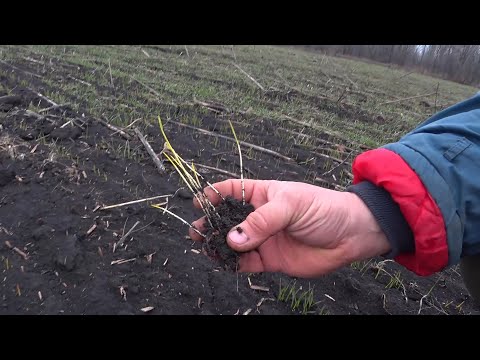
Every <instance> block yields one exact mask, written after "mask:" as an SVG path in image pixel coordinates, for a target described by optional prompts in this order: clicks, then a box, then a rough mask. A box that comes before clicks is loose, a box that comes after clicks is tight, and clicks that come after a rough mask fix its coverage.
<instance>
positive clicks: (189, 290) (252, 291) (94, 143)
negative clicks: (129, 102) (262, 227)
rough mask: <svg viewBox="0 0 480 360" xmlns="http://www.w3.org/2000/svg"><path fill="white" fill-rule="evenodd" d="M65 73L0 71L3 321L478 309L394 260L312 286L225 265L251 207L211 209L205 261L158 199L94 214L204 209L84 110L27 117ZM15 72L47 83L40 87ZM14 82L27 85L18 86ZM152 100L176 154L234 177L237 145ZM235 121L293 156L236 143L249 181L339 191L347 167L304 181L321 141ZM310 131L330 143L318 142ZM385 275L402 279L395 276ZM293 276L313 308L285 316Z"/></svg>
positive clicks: (60, 67)
mask: <svg viewBox="0 0 480 360" xmlns="http://www.w3.org/2000/svg"><path fill="white" fill-rule="evenodd" d="M49 64H50V63H49ZM67 65H68V64H62V63H59V62H56V61H54V62H53V63H52V65H48V66H46V67H42V66H41V65H35V64H34V63H31V62H28V63H27V62H22V61H19V62H18V63H15V66H16V67H17V68H18V69H22V70H21V71H16V70H15V71H14V70H12V69H11V68H10V67H7V66H5V65H2V64H0V84H1V85H2V86H3V88H5V89H8V90H9V95H7V94H6V93H1V94H0V96H13V98H10V99H9V100H8V101H7V100H4V103H3V105H2V108H1V109H2V111H0V269H1V273H2V276H1V278H0V314H144V313H145V312H144V311H146V310H145V308H146V307H152V308H153V309H152V310H149V311H148V312H147V314H204V315H206V314H248V313H249V314H301V313H308V314H417V313H419V312H420V313H421V314H459V313H460V314H479V313H480V311H479V309H478V307H476V306H475V305H474V304H473V302H472V299H471V298H470V297H469V295H468V293H467V291H466V290H465V287H464V285H463V283H462V280H461V277H460V276H459V274H458V272H457V271H456V269H455V268H452V269H448V270H446V271H444V272H442V273H440V274H436V275H434V276H430V277H418V276H416V275H414V274H413V273H411V272H409V271H407V270H405V269H404V268H402V267H400V266H399V265H397V264H395V263H393V262H386V263H383V265H382V263H379V261H380V260H382V259H375V261H372V262H369V263H359V264H353V265H352V266H349V267H345V268H343V269H340V270H338V271H337V272H335V273H332V274H330V275H327V276H322V277H319V278H317V279H309V280H307V279H292V278H290V277H288V276H285V275H283V274H277V273H263V274H243V273H242V274H239V273H235V272H234V271H230V270H231V269H233V264H234V261H236V254H235V253H231V252H229V251H227V248H226V247H225V235H226V232H228V231H229V230H230V229H231V227H233V226H235V225H237V224H238V223H240V222H241V221H242V220H243V219H244V218H245V217H246V215H247V214H248V213H249V212H250V211H251V210H252V209H251V207H249V206H246V207H243V206H240V205H239V202H238V201H232V200H227V202H226V203H224V204H222V205H220V207H219V208H218V212H219V213H220V214H221V215H222V222H221V223H219V224H218V228H219V229H220V230H221V231H220V232H219V233H214V231H213V230H210V231H209V235H210V236H211V237H210V242H209V243H208V246H207V249H209V251H210V255H212V253H213V255H215V258H212V257H210V256H205V255H204V254H203V253H202V251H201V250H202V243H200V242H194V241H192V240H191V239H190V238H189V237H188V236H187V234H188V228H187V227H186V226H184V225H183V224H181V223H180V222H179V221H178V220H177V219H175V218H173V217H170V216H168V215H163V214H162V212H161V211H160V210H157V209H154V208H153V207H151V206H150V205H151V204H153V203H155V202H160V201H162V199H159V200H155V201H153V202H151V201H150V202H143V203H138V204H133V205H127V206H122V207H117V208H112V209H108V210H101V209H100V207H101V206H104V205H112V204H118V203H123V202H127V201H133V200H137V199H143V198H147V197H153V196H157V195H166V194H175V193H176V195H175V196H174V197H171V198H169V204H168V206H169V210H171V211H172V212H174V213H175V214H177V215H179V216H181V217H182V218H184V219H185V220H187V221H189V222H192V221H194V220H196V219H198V218H200V217H201V216H202V215H203V214H202V213H200V212H199V211H198V210H196V209H194V207H193V205H192V198H191V196H190V195H189V193H188V192H186V191H184V190H180V191H178V192H177V190H178V189H179V188H181V187H182V186H183V184H182V183H181V181H180V180H179V178H178V176H177V173H176V172H175V170H174V169H173V168H171V167H170V166H169V164H168V163H167V162H164V165H165V166H166V167H167V171H166V172H159V171H158V170H157V168H156V167H155V166H154V164H153V162H152V160H151V159H150V157H149V155H148V154H147V152H146V151H145V149H144V147H143V145H142V144H141V142H140V141H139V140H138V139H137V138H136V137H135V135H134V133H133V132H129V134H130V135H129V137H128V140H127V139H125V138H123V137H122V136H120V135H119V134H118V133H115V132H114V131H112V130H111V129H108V128H107V127H105V126H104V125H102V124H101V123H100V122H98V121H97V119H96V118H95V117H94V116H92V115H90V114H91V111H90V110H91V109H89V108H88V107H81V108H80V109H79V110H78V111H73V110H72V108H70V107H69V106H64V107H62V108H55V109H51V110H47V111H44V112H42V113H41V114H37V115H32V113H29V112H27V111H26V110H27V109H32V107H31V106H32V105H33V106H39V107H41V108H42V109H45V108H47V107H50V106H51V104H49V103H48V102H46V101H45V100H44V99H41V98H39V97H38V96H37V95H36V94H35V92H39V93H43V94H45V93H46V91H45V90H46V89H49V90H51V91H55V90H56V89H55V87H54V86H55V85H52V84H55V83H56V82H58V81H60V80H61V81H63V83H64V84H65V83H68V82H69V81H73V80H69V77H68V75H69V74H70V73H71V74H72V75H73V76H74V77H76V78H82V77H83V73H82V72H83V71H86V70H85V69H83V68H82V67H80V66H72V65H69V66H67ZM37 66H38V68H37ZM50 67H52V68H55V69H54V70H55V71H53V70H51V69H50ZM25 71H27V72H31V73H37V74H41V76H43V78H44V79H45V78H50V79H53V80H52V81H51V82H49V83H47V82H43V81H42V80H41V79H40V78H37V77H33V76H30V75H28V73H26V72H25ZM20 81H23V82H27V83H28V86H25V87H22V86H20V85H19V83H20ZM122 86H123V87H122ZM132 86H136V85H134V83H128V84H127V83H126V84H123V83H121V82H120V80H118V81H117V82H116V88H115V91H116V95H119V94H120V93H121V92H122V91H124V92H128V91H130V88H131V87H132ZM138 86H140V85H138ZM93 87H95V84H93V85H92V88H93ZM30 89H34V90H35V92H33V91H32V90H30ZM126 89H128V90H126ZM139 89H140V90H141V91H144V89H142V88H139ZM137 90H138V89H137ZM97 91H98V92H99V94H98V95H99V96H113V91H114V90H112V89H109V88H105V87H100V86H99V87H97ZM63 95H64V96H65V98H66V99H67V101H71V100H72V99H75V94H69V93H65V94H63ZM80 100H81V99H80ZM80 103H81V101H80ZM149 105H151V106H152V108H155V109H156V111H158V114H160V115H163V114H167V115H165V116H164V118H165V130H166V132H167V133H168V136H169V138H170V140H171V142H172V144H174V146H175V148H176V150H177V151H178V152H179V154H181V156H182V157H183V158H184V159H185V160H188V161H191V160H193V161H194V162H195V163H198V164H204V165H209V166H213V167H218V168H221V169H224V170H227V171H230V172H234V173H237V174H238V170H239V162H238V155H237V154H236V152H235V144H233V143H232V142H227V141H225V140H224V139H216V138H214V137H209V136H205V135H202V134H200V133H199V132H197V131H194V130H191V129H185V128H182V127H180V126H177V125H176V124H173V123H171V122H169V121H168V120H169V119H168V117H169V116H170V118H171V119H173V120H179V119H178V118H176V117H175V114H176V113H177V112H178V109H175V108H174V107H171V106H169V105H158V103H154V104H149ZM39 113H40V112H39ZM181 114H182V117H183V118H187V119H188V118H189V116H190V115H192V116H193V115H194V116H196V117H197V118H199V119H200V120H201V124H200V125H198V124H197V126H199V127H201V128H203V129H210V130H212V129H216V132H217V133H221V134H224V135H226V136H231V134H230V131H229V129H228V124H226V123H225V120H226V117H222V116H218V117H215V116H214V115H211V114H205V112H204V111H201V110H199V109H196V108H191V107H190V108H182V109H181ZM345 116H351V114H349V113H345ZM352 116H353V115H352ZM72 119H73V123H70V124H68V125H65V124H66V123H67V122H68V121H70V120H72ZM144 120H148V121H142V122H138V123H137V125H138V127H139V129H140V131H141V132H142V133H143V134H145V135H146V136H147V139H148V141H149V142H150V144H151V145H152V147H153V149H154V150H155V151H157V152H160V150H161V149H162V148H163V141H162V137H161V134H160V132H159V129H158V126H155V125H151V123H150V120H152V123H154V122H155V118H154V119H150V116H145V119H144ZM232 120H237V121H243V122H244V123H245V125H241V123H235V127H236V132H237V134H238V136H239V138H242V139H245V141H248V142H251V143H254V144H258V145H261V146H263V147H265V148H268V149H271V150H274V151H278V152H280V153H281V154H283V155H286V156H289V157H290V158H292V159H293V160H292V161H286V160H283V159H280V158H278V157H275V156H271V155H268V154H264V153H259V152H256V151H248V149H245V153H244V154H243V156H244V167H245V175H246V176H248V177H249V178H259V179H277V180H289V181H306V182H312V183H316V184H317V185H318V184H320V183H321V185H322V186H325V187H328V188H331V189H333V188H335V187H336V186H337V187H338V185H343V186H344V185H346V181H345V180H342V181H340V179H341V178H342V172H343V171H344V170H348V164H347V163H345V164H342V165H341V166H338V167H337V168H335V169H334V170H333V171H331V172H330V173H329V174H328V176H327V175H326V176H325V179H323V180H321V182H319V181H318V180H317V181H314V179H315V178H316V177H319V178H320V177H322V173H324V172H325V171H326V170H327V169H330V168H331V167H328V168H325V167H324V165H325V159H324V158H321V157H315V156H314V155H313V153H312V149H314V148H315V147H317V146H319V145H320V144H313V145H312V148H310V149H309V148H306V147H295V146H294V145H295V143H296V142H297V140H298V138H297V137H296V136H293V135H292V136H290V137H283V136H279V134H280V133H279V132H278V131H277V130H278V123H275V122H273V121H270V120H268V119H258V118H249V117H248V116H235V118H234V119H232ZM132 121H133V120H132ZM283 126H284V127H287V126H290V128H291V129H292V130H295V131H300V130H301V129H298V128H295V127H294V126H292V124H282V127H283ZM312 135H315V134H312ZM247 136H248V138H247ZM314 137H316V138H318V139H324V140H328V141H332V142H336V143H340V142H339V141H337V140H336V139H334V138H332V137H330V136H329V135H326V134H316V135H315V136H314ZM345 145H348V146H350V145H349V144H345ZM334 156H336V157H344V156H346V154H345V153H342V152H340V153H338V152H337V153H336V154H334ZM312 159H313V160H312ZM199 172H201V173H202V175H203V176H204V177H206V178H208V179H209V180H210V182H212V183H213V182H215V181H221V180H224V179H226V178H227V177H226V176H225V175H222V174H219V173H216V172H213V171H211V170H206V169H199ZM335 179H336V180H335ZM239 209H240V210H241V211H239ZM230 214H231V215H232V216H230ZM137 222H138V225H137V226H136V227H134V225H135V224H137ZM133 227H134V229H133V230H132V231H131V232H130V234H129V235H128V236H125V235H126V234H127V233H128V232H129V231H130V230H131V229H132V228H133ZM216 227H217V226H216ZM6 242H8V243H6ZM7 244H8V245H10V246H8V245H7ZM11 247H14V248H16V249H17V250H19V251H20V252H21V253H23V254H24V255H25V256H23V255H21V253H19V252H18V251H15V250H13V249H11ZM219 258H220V260H221V261H220V262H219V261H218V260H219ZM225 265H226V266H225ZM380 269H381V270H380ZM394 278H399V279H400V280H401V281H400V283H397V282H392V279H394ZM294 281H296V282H295V289H297V290H298V294H299V296H300V294H304V293H305V291H307V290H308V289H312V290H313V300H314V301H313V303H314V305H312V306H306V308H303V307H301V308H295V307H294V306H292V302H291V299H290V300H288V301H286V300H285V299H283V300H282V299H280V297H279V295H280V293H281V292H282V290H283V289H284V288H285V286H287V285H288V284H293V282H294ZM142 309H144V310H142Z"/></svg>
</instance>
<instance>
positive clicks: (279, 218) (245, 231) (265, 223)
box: [227, 196, 292, 251]
mask: <svg viewBox="0 0 480 360" xmlns="http://www.w3.org/2000/svg"><path fill="white" fill-rule="evenodd" d="M291 219H292V210H291V207H289V206H286V204H285V202H283V201H281V197H280V196H279V197H277V198H276V199H274V200H272V201H270V202H268V203H266V204H264V205H262V206H260V207H259V208H258V209H256V210H255V211H254V212H252V213H250V214H249V215H248V216H247V218H246V219H245V221H244V222H242V223H240V224H238V225H237V226H234V227H233V228H232V229H231V230H230V232H229V233H228V235H227V242H228V245H229V246H230V247H231V248H232V249H234V250H236V251H250V250H253V249H255V248H257V247H259V246H260V245H262V244H263V243H264V242H265V241H266V240H267V239H268V238H269V237H271V236H272V235H275V234H276V233H278V232H279V231H281V230H283V229H285V228H286V227H287V226H288V225H289V224H290V222H291Z"/></svg>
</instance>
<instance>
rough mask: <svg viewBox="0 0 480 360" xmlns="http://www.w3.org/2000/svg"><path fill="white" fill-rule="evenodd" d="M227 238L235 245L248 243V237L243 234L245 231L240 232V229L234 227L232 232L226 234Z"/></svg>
mask: <svg viewBox="0 0 480 360" xmlns="http://www.w3.org/2000/svg"><path fill="white" fill-rule="evenodd" d="M228 238H229V239H230V241H232V242H234V243H236V244H244V243H246V242H247V241H248V236H247V234H245V231H243V230H242V228H240V227H236V228H235V229H233V230H232V231H230V232H229V233H228Z"/></svg>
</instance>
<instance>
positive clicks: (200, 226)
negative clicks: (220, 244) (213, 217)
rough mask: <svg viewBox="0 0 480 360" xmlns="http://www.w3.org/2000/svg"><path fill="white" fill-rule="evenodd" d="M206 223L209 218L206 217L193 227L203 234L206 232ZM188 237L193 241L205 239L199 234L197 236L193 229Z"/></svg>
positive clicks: (189, 231)
mask: <svg viewBox="0 0 480 360" xmlns="http://www.w3.org/2000/svg"><path fill="white" fill-rule="evenodd" d="M205 221H207V218H206V217H205V216H204V217H202V218H200V219H198V220H195V221H194V222H193V223H192V225H193V226H194V227H195V228H196V229H197V230H198V231H200V232H201V233H203V232H204V231H205V225H204V224H205ZM188 235H189V236H190V237H191V238H192V240H195V241H198V240H203V237H201V236H200V235H199V234H197V233H196V232H195V231H193V229H192V228H190V229H189V230H188Z"/></svg>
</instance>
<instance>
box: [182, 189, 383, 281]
mask: <svg viewBox="0 0 480 360" xmlns="http://www.w3.org/2000/svg"><path fill="white" fill-rule="evenodd" d="M244 185H245V201H246V202H248V203H250V204H252V205H253V206H254V208H255V209H256V210H255V211H254V212H252V213H250V214H249V215H248V217H247V219H246V220H245V221H244V222H242V223H241V224H238V226H240V227H241V228H242V230H243V231H242V232H238V231H237V230H236V228H237V226H235V227H233V228H232V230H230V232H229V233H228V236H227V242H228V245H229V246H230V247H231V248H232V249H234V250H236V251H238V252H241V253H242V254H241V256H240V260H239V271H242V272H283V273H285V274H288V275H291V276H298V277H315V276H319V275H323V274H327V273H329V272H331V271H334V270H336V269H338V268H340V267H342V266H345V265H348V264H350V263H352V262H353V261H357V260H363V259H367V258H371V257H375V256H379V255H382V254H384V253H386V252H388V251H389V250H390V245H389V243H388V241H387V238H386V236H385V234H384V233H383V231H382V230H381V229H380V227H379V225H378V224H377V222H376V220H375V218H374V217H373V215H372V214H371V212H370V210H369V209H368V207H367V206H366V205H365V204H364V202H363V201H362V200H361V199H360V198H359V197H358V196H357V195H355V194H353V193H349V192H339V191H334V190H329V189H324V188H321V187H318V186H314V185H310V184H306V183H301V182H287V181H275V180H245V181H244ZM213 186H214V187H215V188H216V189H217V190H218V191H219V192H220V193H221V194H222V195H223V196H224V197H226V196H228V195H230V196H232V197H234V198H236V199H239V200H240V199H242V189H241V182H240V180H226V181H223V182H219V183H216V184H213ZM205 194H206V195H207V197H208V198H209V200H210V201H211V202H212V203H213V205H218V204H219V203H220V202H221V201H222V200H221V198H220V197H219V196H218V195H217V194H216V193H215V192H214V191H213V190H212V189H210V188H209V187H207V188H206V189H205ZM194 205H195V207H197V208H200V205H199V204H198V202H197V200H196V199H194ZM204 221H205V219H204V218H202V219H199V220H197V221H195V222H194V223H193V225H194V226H195V227H196V228H197V229H199V230H200V231H202V230H203V229H204V226H203V224H204ZM190 236H191V238H192V239H194V240H201V239H202V238H201V237H200V236H199V235H198V234H196V233H195V232H194V231H192V230H190Z"/></svg>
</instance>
